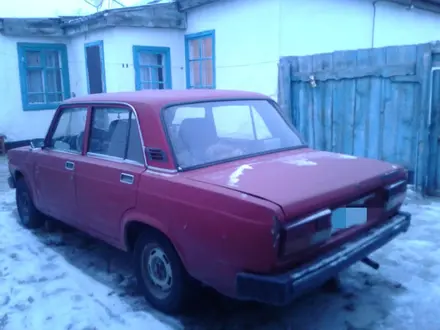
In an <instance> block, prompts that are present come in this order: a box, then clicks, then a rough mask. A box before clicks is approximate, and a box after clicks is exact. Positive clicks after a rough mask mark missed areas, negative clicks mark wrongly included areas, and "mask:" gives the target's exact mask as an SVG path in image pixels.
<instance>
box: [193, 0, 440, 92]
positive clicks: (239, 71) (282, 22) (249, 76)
mask: <svg viewBox="0 0 440 330" xmlns="http://www.w3.org/2000/svg"><path fill="white" fill-rule="evenodd" d="M220 12H221V14H220ZM373 17H374V10H373V2H372V1H370V0H313V1H303V0H253V1H250V0H241V1H240V0H229V1H222V2H219V3H214V4H212V5H206V6H202V7H199V8H195V9H193V10H190V12H189V13H188V31H187V33H196V32H201V31H204V30H211V29H214V30H215V31H216V32H215V33H216V61H217V63H216V64H217V79H216V80H217V88H239V89H244V90H250V91H256V92H261V93H264V94H267V95H270V96H272V97H273V98H275V99H276V95H277V79H278V78H277V77H278V68H277V62H278V59H279V57H280V56H291V55H310V54H317V53H325V52H332V51H335V50H349V49H359V48H370V47H372V46H373V47H382V46H391V45H403V44H416V43H424V42H429V41H434V40H440V15H437V14H433V13H430V12H427V11H422V10H417V9H412V10H408V9H407V8H405V7H403V6H400V5H397V4H392V3H388V2H386V1H378V2H377V3H376V18H375V29H374V33H373V21H374V20H373Z"/></svg>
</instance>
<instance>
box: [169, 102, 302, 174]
mask: <svg viewBox="0 0 440 330" xmlns="http://www.w3.org/2000/svg"><path fill="white" fill-rule="evenodd" d="M164 121H165V125H166V126H167V127H166V129H167V132H168V135H169V138H170V141H171V144H172V148H173V150H174V154H175V155H176V158H177V163H178V165H179V166H180V167H181V168H188V167H193V166H200V165H203V164H208V163H212V162H217V161H225V160H228V159H234V158H237V157H247V156H251V155H256V154H261V153H266V152H272V151H277V150H282V149H286V148H295V147H299V146H302V145H303V142H302V140H301V138H300V137H299V136H298V135H297V133H296V132H295V131H294V130H293V129H292V128H291V127H290V126H289V125H288V124H287V123H286V122H285V120H284V119H283V118H282V117H281V115H280V114H279V112H278V111H277V110H276V108H274V107H273V105H272V104H271V103H270V102H268V101H266V100H242V101H212V102H203V103H197V104H192V105H191V104H189V105H185V106H174V107H169V108H167V109H165V110H164Z"/></svg>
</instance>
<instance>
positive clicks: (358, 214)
mask: <svg viewBox="0 0 440 330" xmlns="http://www.w3.org/2000/svg"><path fill="white" fill-rule="evenodd" d="M331 221H332V233H334V232H337V231H339V230H342V229H347V228H351V227H353V226H359V225H363V224H365V223H367V208H366V207H341V208H338V209H335V210H334V211H333V212H332V218H331Z"/></svg>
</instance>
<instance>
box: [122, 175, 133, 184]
mask: <svg viewBox="0 0 440 330" xmlns="http://www.w3.org/2000/svg"><path fill="white" fill-rule="evenodd" d="M120 181H121V182H122V183H126V184H133V182H134V176H133V175H131V174H127V173H121V178H120Z"/></svg>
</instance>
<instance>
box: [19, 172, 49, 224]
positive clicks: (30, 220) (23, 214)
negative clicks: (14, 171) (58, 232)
mask: <svg viewBox="0 0 440 330" xmlns="http://www.w3.org/2000/svg"><path fill="white" fill-rule="evenodd" d="M15 200H16V204H17V210H18V215H19V220H20V224H21V225H22V226H23V227H26V228H29V229H35V228H40V227H42V226H43V225H44V216H43V215H42V214H41V213H40V212H39V211H38V210H37V209H36V207H35V205H34V203H33V201H32V198H31V195H30V193H29V189H28V187H27V184H26V182H25V181H24V179H23V178H20V179H18V180H17V183H16V189H15Z"/></svg>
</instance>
